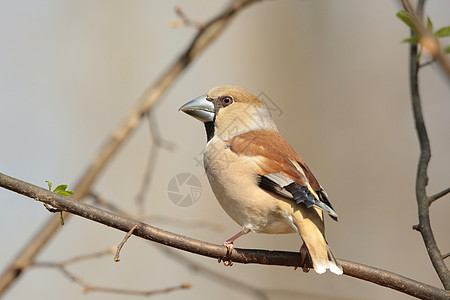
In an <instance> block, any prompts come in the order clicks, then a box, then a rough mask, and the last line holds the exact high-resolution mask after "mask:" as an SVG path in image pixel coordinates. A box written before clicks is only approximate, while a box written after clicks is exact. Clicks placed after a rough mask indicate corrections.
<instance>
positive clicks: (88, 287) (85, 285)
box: [31, 249, 191, 296]
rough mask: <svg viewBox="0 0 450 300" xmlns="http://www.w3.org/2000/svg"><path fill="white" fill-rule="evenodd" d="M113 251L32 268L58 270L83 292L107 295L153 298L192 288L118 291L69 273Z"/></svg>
mask: <svg viewBox="0 0 450 300" xmlns="http://www.w3.org/2000/svg"><path fill="white" fill-rule="evenodd" d="M110 253H111V249H107V250H104V251H100V252H96V253H91V254H86V255H80V256H77V257H73V258H69V259H67V260H65V261H62V262H60V263H54V262H35V263H33V264H32V265H31V266H32V267H39V268H54V269H58V270H59V271H60V272H61V273H62V275H63V276H64V277H66V278H68V279H69V280H70V281H73V282H75V283H76V284H78V285H79V286H81V288H82V290H83V292H106V293H113V294H126V295H135V296H151V295H155V294H163V293H169V292H172V291H175V290H178V289H186V288H190V287H191V284H189V283H182V284H181V285H177V286H173V287H167V288H163V289H158V290H147V291H138V290H131V289H118V288H112V287H104V286H96V285H92V284H90V283H89V282H87V281H86V280H84V279H83V278H81V277H79V276H77V275H75V274H74V273H73V272H71V271H69V270H68V269H67V268H66V267H67V265H69V264H73V263H75V262H79V261H81V260H85V259H91V258H98V257H100V256H104V255H106V254H110Z"/></svg>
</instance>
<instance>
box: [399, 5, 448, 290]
mask: <svg viewBox="0 0 450 300" xmlns="http://www.w3.org/2000/svg"><path fill="white" fill-rule="evenodd" d="M402 2H403V5H404V7H405V10H407V11H408V12H409V13H410V14H411V15H413V16H414V17H415V18H417V21H416V22H417V23H422V21H421V20H422V15H423V7H424V4H425V1H424V0H420V1H419V2H418V6H417V11H416V10H414V9H413V8H412V6H411V3H409V1H407V0H402ZM411 34H414V33H413V32H412V31H411ZM419 63H420V62H419V60H418V49H417V44H411V46H410V58H409V65H410V88H411V105H412V109H413V115H414V122H415V126H416V132H417V137H418V139H419V144H420V156H419V163H418V166H417V174H416V201H417V209H418V215H419V224H418V225H416V226H414V229H416V230H418V231H419V232H420V234H421V235H422V239H423V241H424V243H425V247H426V249H427V252H428V255H429V257H430V260H431V263H432V264H433V267H434V269H435V270H436V273H437V274H438V276H439V279H440V280H441V282H442V284H443V286H444V288H445V289H446V290H449V289H450V271H449V270H448V268H447V266H446V265H445V262H444V258H443V256H442V254H441V252H440V250H439V248H438V245H437V242H436V239H435V237H434V234H433V230H432V228H431V222H430V205H431V203H432V202H433V201H434V200H436V199H437V198H438V197H442V196H444V195H445V194H446V193H447V192H448V191H447V190H445V191H442V192H441V193H438V194H436V195H435V196H432V197H429V196H428V195H427V191H426V187H427V184H428V164H429V163H430V159H431V147H430V141H429V139H428V133H427V129H426V126H425V120H424V118H423V113H422V104H421V99H420V93H419V77H418V73H419V69H420V64H419Z"/></svg>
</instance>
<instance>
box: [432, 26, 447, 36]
mask: <svg viewBox="0 0 450 300" xmlns="http://www.w3.org/2000/svg"><path fill="white" fill-rule="evenodd" d="M434 36H435V37H437V38H443V37H448V36H450V26H447V27H442V28H441V29H438V31H436V32H435V33H434Z"/></svg>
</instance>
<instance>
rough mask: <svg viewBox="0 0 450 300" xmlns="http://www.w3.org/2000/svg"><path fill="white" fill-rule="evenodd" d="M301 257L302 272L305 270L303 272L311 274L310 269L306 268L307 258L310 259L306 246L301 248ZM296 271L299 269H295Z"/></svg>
mask: <svg viewBox="0 0 450 300" xmlns="http://www.w3.org/2000/svg"><path fill="white" fill-rule="evenodd" d="M300 255H301V256H302V260H301V261H300V265H301V266H302V270H303V272H305V273H308V272H309V268H308V267H306V264H305V260H306V257H309V252H308V248H306V245H305V244H303V245H302V246H301V247H300ZM295 269H297V268H295Z"/></svg>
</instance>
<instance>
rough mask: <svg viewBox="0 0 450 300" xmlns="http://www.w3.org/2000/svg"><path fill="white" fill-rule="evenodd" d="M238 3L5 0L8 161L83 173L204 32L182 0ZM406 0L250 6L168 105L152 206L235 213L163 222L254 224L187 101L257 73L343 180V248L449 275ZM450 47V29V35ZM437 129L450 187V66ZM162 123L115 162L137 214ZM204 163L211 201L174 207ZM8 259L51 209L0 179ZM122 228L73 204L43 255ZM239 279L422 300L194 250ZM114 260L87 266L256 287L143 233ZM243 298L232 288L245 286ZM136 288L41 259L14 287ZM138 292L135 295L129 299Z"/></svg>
mask: <svg viewBox="0 0 450 300" xmlns="http://www.w3.org/2000/svg"><path fill="white" fill-rule="evenodd" d="M429 2H430V3H429V5H427V12H428V14H429V15H430V16H431V17H432V20H433V21H434V23H435V27H440V26H444V25H449V24H450V18H449V17H448V12H449V11H450V2H449V1H445V0H440V1H429ZM226 3H227V2H226V1H220V2H219V1H217V2H214V3H213V2H211V1H184V2H181V1H164V2H163V1H83V2H81V1H51V0H43V1H1V2H0V39H1V46H0V103H1V109H0V122H1V123H0V124H1V127H2V129H3V130H2V134H1V137H2V138H1V147H0V171H1V172H3V173H6V174H9V175H12V176H15V177H18V178H21V179H23V180H26V181H29V182H31V183H34V184H37V185H40V186H43V187H44V186H45V185H46V184H45V182H44V181H45V180H52V181H53V182H54V183H55V184H59V183H68V184H70V185H72V186H73V184H75V182H76V181H77V179H78V178H79V176H80V174H81V173H82V172H83V171H84V170H85V168H86V166H87V165H88V163H89V162H90V161H91V159H92V158H93V157H94V155H95V154H96V153H97V151H98V149H99V148H100V147H101V145H102V143H103V141H105V139H106V137H107V136H108V135H109V133H110V131H111V130H112V128H114V127H115V126H117V125H118V124H119V123H120V121H121V120H123V118H124V112H126V111H127V110H128V109H129V107H131V106H132V105H133V103H134V102H135V101H136V99H137V98H138V97H139V95H140V94H141V93H142V91H143V90H144V89H145V88H146V87H147V85H148V84H149V83H152V82H154V81H155V79H156V78H157V77H158V76H159V75H160V74H161V73H162V71H163V70H164V69H165V68H166V67H167V65H168V64H169V63H170V62H172V61H173V60H174V59H175V58H176V57H177V55H179V54H180V53H181V51H182V50H183V49H184V48H185V47H186V46H187V45H188V43H189V41H190V40H191V38H192V37H193V36H194V35H195V29H193V28H177V29H174V28H170V27H168V25H167V24H168V21H169V20H170V19H173V18H175V17H176V16H175V14H174V11H173V7H174V6H175V5H176V4H178V5H181V7H182V8H183V10H184V11H185V12H186V13H187V14H188V15H189V16H191V17H192V18H194V19H197V20H207V19H208V18H209V17H210V16H212V15H215V14H216V13H217V12H219V11H220V9H221V8H223V7H224V6H225V4H226ZM398 10H399V5H398V3H397V2H395V1H356V0H353V1H350V0H346V1H312V0H309V1H264V2H262V3H259V4H256V5H254V6H252V7H250V8H249V9H246V10H245V11H244V12H242V13H241V14H240V15H239V16H238V17H237V19H236V20H235V21H234V22H233V23H232V25H231V26H230V27H229V28H228V29H227V30H226V32H225V33H224V34H223V35H222V36H221V37H220V38H219V40H217V41H216V42H215V43H214V44H213V45H211V47H209V48H208V49H207V51H206V52H204V53H203V54H202V55H201V56H200V58H199V59H198V60H197V61H195V63H193V64H192V65H191V66H190V67H189V68H188V70H187V71H186V72H185V73H184V74H183V75H182V76H181V77H180V78H179V79H178V80H177V81H176V84H175V85H173V86H172V88H171V89H170V90H169V92H168V93H167V94H166V95H165V96H164V99H163V100H162V102H161V103H160V104H159V105H158V106H157V108H156V110H155V111H154V116H155V118H156V120H157V122H158V125H159V130H160V133H161V135H162V136H163V137H164V138H165V139H166V140H168V141H170V142H173V143H175V144H176V149H175V151H173V152H168V151H165V150H162V151H161V152H160V155H159V157H158V162H157V166H156V171H155V174H156V175H155V176H154V177H153V181H152V182H151V185H150V195H149V196H148V197H147V199H146V201H147V202H146V203H147V204H146V206H147V213H151V214H158V215H166V216H171V217H176V218H180V219H192V220H198V219H202V220H206V221H218V222H220V223H221V224H223V231H221V232H217V231H212V230H210V229H208V228H190V227H180V226H176V225H173V224H166V223H164V222H163V223H161V222H154V223H153V224H155V225H157V226H159V227H162V228H165V229H167V230H171V231H174V232H177V233H180V234H184V235H187V236H190V237H194V238H197V239H202V240H205V241H209V242H214V243H222V242H223V241H224V240H225V239H226V238H228V237H230V236H231V235H232V234H234V233H236V232H237V231H238V230H239V228H238V226H237V225H236V224H234V223H233V221H232V220H231V219H230V218H229V217H228V216H226V215H225V213H224V212H223V211H222V210H221V208H220V207H219V205H218V204H217V202H216V200H215V199H214V196H213V195H212V192H211V190H210V187H209V184H208V182H207V179H206V177H205V175H204V172H203V170H202V169H201V168H200V167H198V166H196V162H195V160H194V158H198V157H199V154H200V152H201V151H202V149H203V147H204V144H205V133H204V130H203V126H202V124H201V123H200V122H198V121H196V120H194V119H192V118H189V117H188V116H186V115H184V114H182V113H180V112H178V111H177V110H178V108H179V107H180V106H181V105H182V104H183V103H185V102H186V101H188V100H190V99H192V98H194V97H196V96H198V95H200V94H203V93H204V92H206V91H207V90H209V89H210V88H211V87H214V86H216V85H220V84H225V83H232V84H238V85H241V86H243V87H245V88H247V89H248V90H250V91H252V92H253V93H255V94H259V93H260V92H264V93H266V94H267V95H268V96H269V97H270V99H271V100H272V101H274V102H275V103H276V104H277V105H278V106H279V107H280V109H281V110H282V115H281V116H279V117H275V121H276V123H277V124H278V126H279V129H280V131H281V133H282V135H283V136H284V137H285V138H286V139H287V140H288V141H289V142H290V143H291V144H292V145H293V146H294V148H295V149H297V151H298V152H299V153H300V154H301V155H302V156H303V158H304V159H305V160H306V162H307V163H308V164H309V165H310V167H311V169H312V170H313V172H314V173H315V174H316V176H317V177H318V178H319V180H320V182H321V183H322V185H323V186H324V187H325V188H326V190H327V192H328V194H329V196H330V199H331V202H332V203H333V205H334V207H335V208H336V210H337V212H338V214H339V216H340V222H338V223H335V222H332V220H331V219H329V218H328V219H327V231H328V232H327V236H328V241H329V243H330V245H331V247H332V249H333V251H334V253H335V254H336V256H337V257H340V258H344V259H348V260H353V261H357V262H361V263H365V264H369V265H373V266H376V267H379V268H384V269H388V270H391V271H394V272H398V273H399V274H402V275H405V276H408V277H411V278H413V279H416V280H419V281H423V282H426V283H429V284H432V285H439V281H438V279H437V276H436V274H435V272H434V270H433V268H432V266H431V263H430V262H429V259H428V257H427V254H426V251H425V248H424V245H423V242H422V240H421V237H420V235H419V234H418V233H417V232H414V231H413V230H412V229H411V226H412V225H414V224H416V223H417V212H416V202H415V197H414V179H415V170H416V164H417V157H418V143H417V140H416V135H415V131H414V125H413V120H412V116H411V108H410V103H409V101H410V100H409V85H408V47H407V46H406V45H403V44H400V43H399V41H401V40H402V39H403V38H405V37H406V36H407V35H408V30H407V29H406V27H405V26H404V25H403V24H402V23H401V22H400V21H398V20H397V19H396V17H395V13H396V12H397V11H398ZM445 42H446V43H447V44H448V40H447V41H445ZM420 80H421V85H420V87H421V94H422V97H423V106H424V112H425V120H426V122H427V126H428V130H429V135H430V139H431V143H432V144H431V145H432V151H433V158H432V161H431V164H430V171H429V174H430V182H429V192H430V193H435V192H437V191H440V190H441V189H443V188H445V187H447V186H449V184H450V182H449V178H450V159H449V153H450V131H449V124H450V123H449V114H450V101H449V100H450V96H449V95H450V89H449V85H448V81H446V80H445V79H444V77H443V76H442V74H441V73H440V71H439V67H438V66H434V65H433V66H431V67H427V68H426V69H423V70H422V71H421V74H420ZM150 144H151V142H150V138H149V131H148V126H147V124H145V125H144V124H142V126H140V128H139V130H138V131H137V132H136V133H135V134H133V136H132V138H131V139H130V140H129V141H128V143H127V144H126V145H125V146H124V147H123V148H122V149H121V151H120V153H119V154H118V155H117V156H116V157H115V159H114V161H113V163H112V164H111V165H109V167H108V168H107V169H106V171H105V172H104V174H103V176H102V177H101V179H100V180H99V182H98V184H97V185H96V187H95V190H96V191H97V192H99V193H100V194H101V195H103V196H104V197H106V198H108V199H111V200H112V201H113V202H114V203H116V204H117V205H119V206H120V207H121V208H124V209H128V210H129V211H130V212H136V206H135V200H134V199H135V196H136V194H137V190H138V189H139V187H140V185H141V181H142V175H143V172H144V166H145V164H146V162H147V160H148V152H149V148H150ZM181 172H190V173H193V174H194V175H196V176H197V177H198V178H199V179H200V181H201V183H202V187H203V192H202V196H201V198H200V200H199V201H198V202H197V203H196V204H195V205H193V206H191V207H188V208H180V207H177V206H175V205H174V204H172V203H171V202H170V201H169V199H168V196H167V184H168V182H169V181H170V179H171V178H172V177H173V176H175V175H176V174H178V173H181ZM0 203H1V206H2V210H1V212H0V228H1V230H0V240H1V245H2V246H1V247H0V257H1V258H2V259H1V262H0V268H1V269H3V268H4V267H5V266H6V265H7V262H8V261H9V260H11V259H12V258H13V257H14V256H15V255H16V253H17V251H18V250H19V249H21V247H22V246H23V245H24V244H25V243H26V241H27V240H28V239H29V238H30V237H31V236H32V235H33V234H34V232H35V231H36V230H37V228H40V226H41V224H43V223H44V222H45V220H46V219H47V218H48V212H47V211H46V210H45V209H44V208H43V207H42V205H40V204H39V203H36V202H34V201H31V200H29V199H25V198H23V197H20V196H18V195H15V194H12V193H10V192H7V191H4V190H0ZM449 211H450V201H449V198H448V197H447V198H444V199H442V200H439V201H438V202H436V203H435V204H434V205H433V207H432V210H431V217H432V225H433V229H434V232H435V235H436V238H437V240H438V241H439V246H440V248H441V250H442V251H443V252H448V251H450V238H449V236H448V230H449V227H450V218H449V217H448V215H449ZM122 237H123V234H122V233H121V232H118V231H115V230H112V229H109V228H106V227H104V226H101V225H98V224H95V223H93V222H90V221H87V220H84V219H80V218H78V217H76V218H73V219H72V220H70V222H68V223H67V224H66V226H64V228H63V229H62V230H60V232H59V233H58V234H57V236H56V238H55V239H53V240H52V242H51V243H50V244H49V245H48V247H46V249H45V251H43V252H42V253H41V255H39V258H38V259H39V260H40V261H59V260H63V259H66V258H69V257H72V256H75V255H80V254H84V253H89V252H95V251H99V250H102V249H105V248H107V247H110V246H114V245H117V244H118V243H119V242H120V240H121V239H122ZM236 246H237V247H249V248H263V249H280V250H290V251H297V250H298V248H299V247H300V241H299V238H298V237H297V236H295V235H286V236H269V235H256V234H251V235H248V236H246V237H244V238H241V239H239V240H238V241H237V243H236ZM182 254H183V255H186V256H187V257H189V258H191V259H193V260H195V261H196V262H197V263H198V264H200V265H201V266H204V267H207V268H209V269H211V270H213V271H215V272H218V273H220V274H222V275H224V276H227V277H230V278H234V279H236V280H238V281H241V282H245V283H247V284H249V285H251V286H253V287H255V288H261V289H269V290H272V292H270V293H269V296H270V298H272V299H282V298H283V299H294V298H295V299H298V298H303V299H409V297H408V296H405V295H402V294H399V293H397V292H395V291H391V290H388V289H385V288H381V287H378V286H375V285H373V284H370V283H366V282H363V281H360V280H356V279H353V278H349V277H347V276H342V277H338V276H335V275H332V274H328V273H327V274H325V275H322V276H319V275H316V274H315V273H314V272H310V273H309V274H304V273H303V272H301V271H300V270H297V271H294V270H293V269H292V268H283V267H267V266H258V265H248V266H245V265H239V264H235V265H234V266H233V267H232V268H225V267H224V266H222V265H219V264H218V263H217V262H216V261H214V260H212V259H208V258H203V257H199V256H195V255H191V254H187V253H182ZM121 258H122V261H121V262H120V263H119V264H115V263H113V261H112V256H110V257H106V258H102V259H99V260H94V261H86V262H83V263H80V264H77V265H74V266H72V267H71V268H70V269H71V270H72V271H74V272H76V274H78V275H80V276H82V277H83V278H85V279H86V280H88V281H89V282H90V283H92V284H98V285H107V286H114V287H120V288H130V289H139V290H148V289H159V288H164V287H166V286H171V285H177V284H179V283H181V282H190V283H192V285H193V287H192V289H190V290H184V291H177V292H173V293H170V294H166V295H161V296H158V297H157V298H159V299H179V298H181V297H183V298H189V299H199V298H215V299H231V298H235V299H254V298H255V295H254V294H251V293H248V292H246V291H242V290H240V289H238V288H235V287H233V286H226V285H222V284H221V281H220V280H214V279H211V276H205V275H202V274H201V273H198V272H195V271H193V270H190V269H188V268H186V267H185V266H183V265H182V264H180V263H179V262H177V261H175V260H173V259H171V258H169V257H167V256H166V255H165V254H163V253H162V252H161V251H160V250H159V248H157V247H155V246H153V245H152V244H149V243H147V242H144V241H142V240H139V239H137V238H132V239H131V240H129V242H128V243H127V244H126V247H125V248H124V250H123V253H122V256H121ZM230 297H231V298H230ZM81 298H82V299H128V297H127V296H123V295H109V294H102V293H89V294H87V295H84V294H82V292H81V291H80V288H79V287H78V286H77V285H75V284H74V283H72V282H69V281H68V280H66V278H62V277H61V276H60V273H58V272H57V271H56V270H48V269H34V270H31V271H28V272H26V273H25V275H24V276H22V277H21V279H20V280H19V281H18V282H17V283H16V284H15V285H14V286H13V287H12V288H11V289H10V290H9V291H8V293H7V294H6V295H5V297H4V299H7V300H9V299H67V300H69V299H81ZM130 298H131V297H130Z"/></svg>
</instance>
